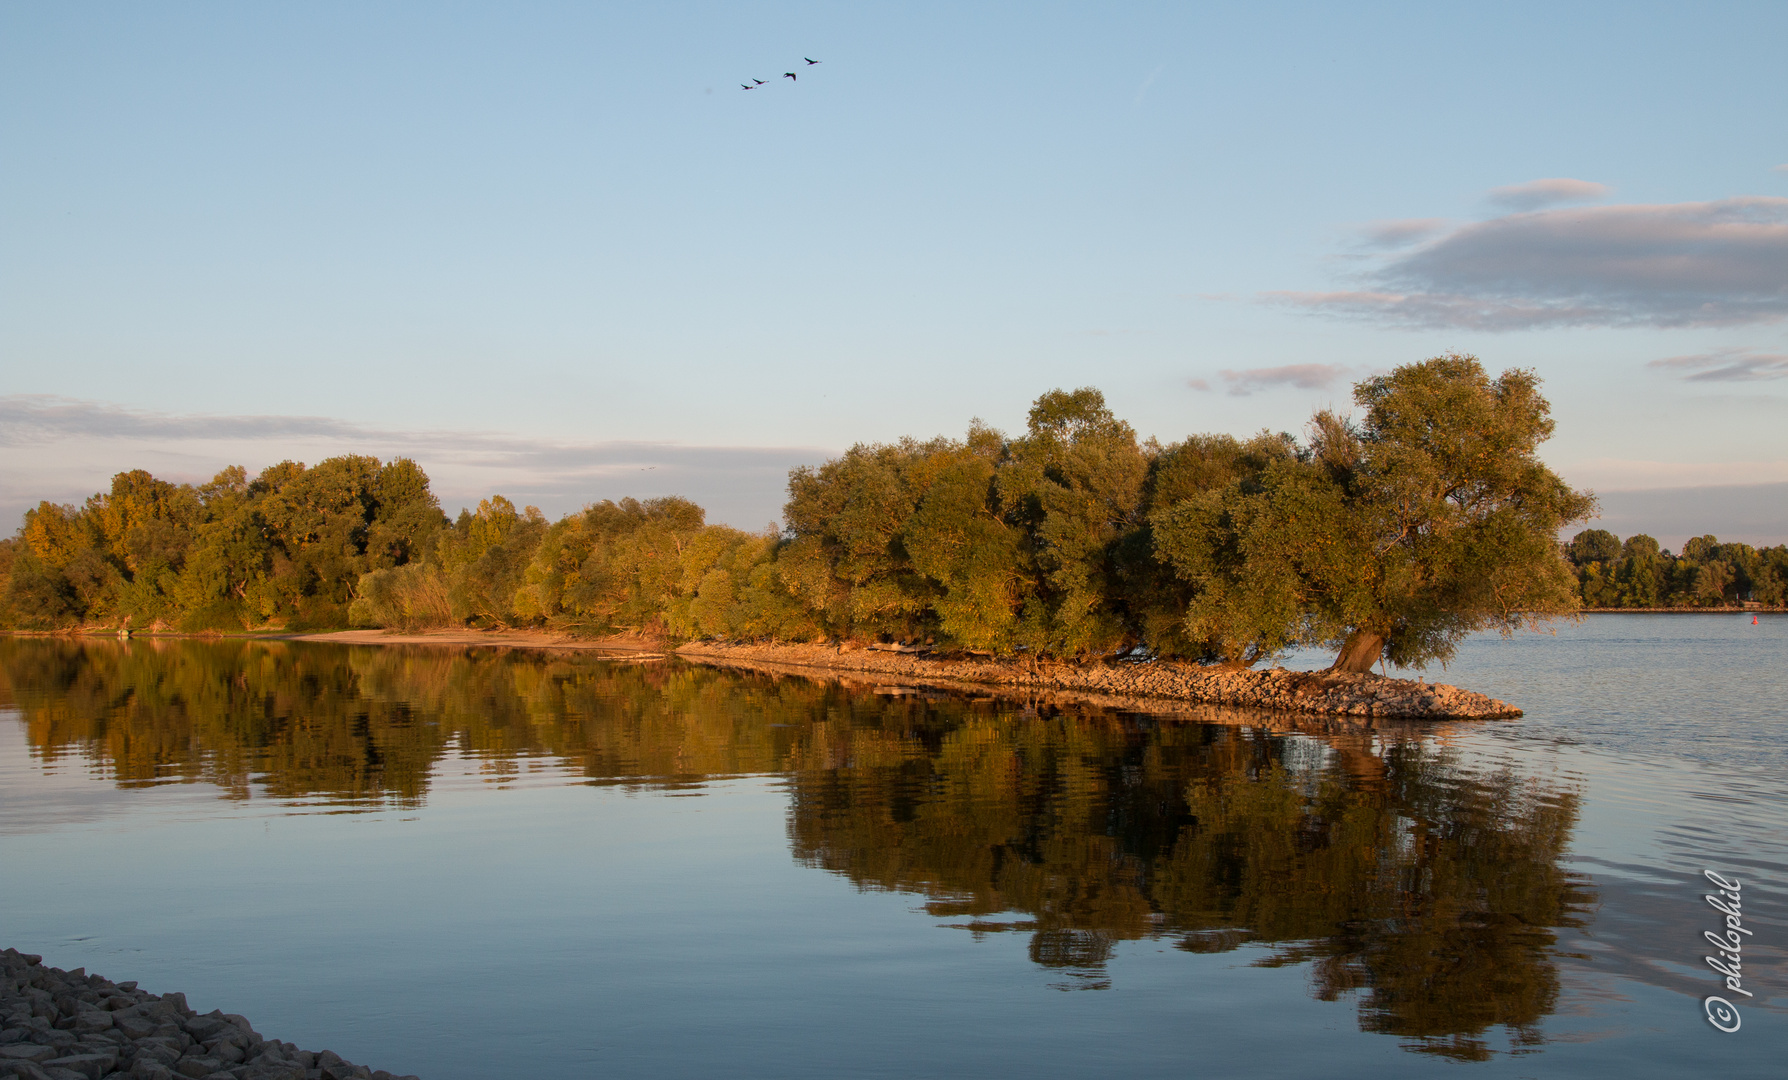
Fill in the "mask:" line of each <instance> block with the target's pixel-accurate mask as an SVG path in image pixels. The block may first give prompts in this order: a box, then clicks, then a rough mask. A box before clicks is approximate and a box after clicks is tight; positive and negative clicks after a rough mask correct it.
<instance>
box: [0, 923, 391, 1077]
mask: <svg viewBox="0 0 1788 1080" xmlns="http://www.w3.org/2000/svg"><path fill="white" fill-rule="evenodd" d="M0 1025H3V1027H4V1030H0V1076H16V1077H20V1078H21V1080H100V1078H101V1077H104V1076H123V1075H125V1074H129V1075H130V1076H131V1077H132V1078H134V1080H184V1078H190V1077H217V1078H219V1080H225V1078H227V1080H419V1078H418V1077H415V1076H396V1075H393V1074H392V1073H389V1072H386V1071H384V1070H383V1069H377V1070H375V1069H369V1068H367V1067H366V1066H364V1065H355V1064H353V1063H352V1062H350V1061H347V1060H345V1059H343V1058H342V1057H341V1055H339V1054H337V1053H335V1052H334V1051H333V1050H318V1051H311V1050H300V1049H298V1048H297V1047H296V1046H294V1045H292V1044H291V1043H287V1042H280V1041H279V1040H278V1039H267V1038H263V1037H262V1036H261V1035H260V1033H259V1032H257V1031H255V1029H254V1028H253V1027H252V1026H250V1024H249V1022H248V1019H247V1018H246V1017H244V1016H240V1015H238V1014H235V1013H225V1012H222V1011H218V1010H213V1011H212V1012H209V1013H206V1014H204V1015H200V1014H199V1013H198V1012H195V1011H194V1010H193V1009H191V1008H189V1007H188V1006H187V1004H186V995H185V994H181V993H171V994H151V993H149V992H148V991H145V990H139V989H137V984H136V983H134V982H120V983H115V982H112V981H111V980H109V979H106V978H103V977H101V976H99V975H89V974H87V969H86V968H75V969H74V970H73V971H63V970H62V969H61V968H54V967H45V966H44V964H43V957H41V956H37V955H35V954H33V953H22V952H19V951H18V950H16V949H5V950H0Z"/></svg>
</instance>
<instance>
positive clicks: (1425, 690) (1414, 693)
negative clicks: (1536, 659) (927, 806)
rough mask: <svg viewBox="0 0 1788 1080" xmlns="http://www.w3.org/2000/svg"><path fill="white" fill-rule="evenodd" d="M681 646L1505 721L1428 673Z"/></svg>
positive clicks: (1025, 684)
mask: <svg viewBox="0 0 1788 1080" xmlns="http://www.w3.org/2000/svg"><path fill="white" fill-rule="evenodd" d="M676 655H677V656H680V657H682V658H683V659H685V660H690V661H693V662H695V663H701V664H710V665H713V666H716V667H736V668H747V669H756V670H777V669H782V670H785V671H786V673H789V674H799V673H801V672H802V671H822V672H849V673H855V674H860V675H873V676H875V677H876V678H877V679H878V680H886V681H889V682H904V683H906V684H909V685H921V686H923V685H940V686H946V687H952V688H966V687H973V686H995V687H1002V688H1005V687H1021V688H1026V689H1037V690H1048V691H1064V692H1070V693H1075V694H1092V695H1100V696H1105V697H1109V698H1115V699H1118V700H1123V701H1132V702H1135V703H1136V706H1133V707H1144V708H1146V707H1147V705H1148V703H1149V702H1151V701H1155V702H1162V701H1174V702H1194V703H1200V704H1208V705H1227V706H1241V707H1246V708H1254V709H1270V710H1275V711H1283V712H1295V713H1314V714H1320V715H1327V716H1341V717H1371V718H1381V717H1382V718H1396V719H1407V720H1416V719H1420V720H1440V719H1447V720H1457V719H1470V720H1503V719H1511V718H1513V717H1517V716H1520V715H1521V710H1520V709H1517V708H1516V707H1514V706H1513V705H1510V704H1508V703H1507V702H1504V701H1498V700H1496V699H1495V698H1492V697H1488V696H1486V695H1484V694H1479V693H1475V692H1473V691H1471V690H1463V689H1460V688H1459V687H1457V686H1448V685H1446V684H1443V683H1430V682H1427V681H1426V680H1422V679H1390V678H1385V677H1384V676H1381V675H1373V674H1370V673H1365V674H1351V673H1348V674H1341V673H1333V672H1321V671H1285V670H1282V669H1277V668H1275V669H1271V670H1267V671H1252V670H1248V671H1242V670H1230V669H1223V668H1214V667H1205V666H1202V665H1199V664H1185V663H1175V662H1169V661H1149V662H1129V661H1118V662H1109V663H1096V664H1065V663H1050V662H1041V661H1029V660H1001V659H995V658H991V657H985V658H983V657H969V658H939V657H934V656H930V655H927V654H926V653H924V652H923V651H911V650H905V651H885V650H884V649H879V648H876V647H869V648H863V647H854V648H853V647H851V646H849V645H788V644H776V645H764V644H751V643H746V642H715V641H697V642H690V643H689V644H687V645H684V646H682V647H681V648H679V649H677V650H676Z"/></svg>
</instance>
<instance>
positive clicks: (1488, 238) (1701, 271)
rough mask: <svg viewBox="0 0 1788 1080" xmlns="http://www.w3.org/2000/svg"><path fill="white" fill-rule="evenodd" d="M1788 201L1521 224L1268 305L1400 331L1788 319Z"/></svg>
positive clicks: (1495, 226) (1739, 201) (1626, 209)
mask: <svg viewBox="0 0 1788 1080" xmlns="http://www.w3.org/2000/svg"><path fill="white" fill-rule="evenodd" d="M1784 267H1788V198H1779V197H1771V196H1743V197H1738V198H1732V199H1721V200H1718V201H1714V202H1700V203H1673V204H1666V205H1656V206H1650V205H1631V206H1602V207H1591V208H1587V209H1574V210H1547V211H1540V212H1535V213H1519V214H1510V215H1507V216H1504V217H1499V218H1494V219H1492V220H1489V221H1482V222H1476V223H1473V224H1469V225H1464V226H1460V227H1458V228H1456V229H1453V230H1451V231H1449V232H1447V233H1445V234H1444V235H1442V236H1440V237H1438V238H1437V239H1435V240H1433V241H1431V242H1429V243H1425V244H1422V245H1420V246H1418V247H1416V248H1414V249H1413V250H1409V251H1407V252H1402V253H1397V254H1393V255H1390V256H1388V257H1387V259H1386V261H1385V262H1384V263H1382V264H1381V265H1380V266H1379V267H1378V268H1377V269H1376V270H1372V271H1368V272H1366V273H1365V274H1364V275H1363V278H1364V280H1363V281H1362V282H1361V284H1362V286H1364V287H1362V288H1356V289H1347V290H1337V291H1332V292H1274V293H1268V294H1265V295H1264V296H1263V297H1262V299H1264V300H1266V301H1268V302H1271V303H1279V304H1287V305H1291V306H1295V307H1299V308H1303V309H1305V310H1308V311H1312V312H1319V313H1323V314H1328V315H1336V316H1342V317H1348V318H1357V319H1365V320H1368V321H1372V322H1378V323H1382V324H1386V325H1391V326H1404V327H1422V328H1431V327H1459V328H1467V329H1474V330H1524V329H1533V328H1538V327H1555V326H1658V327H1678V326H1735V325H1741V324H1745V323H1758V322H1769V321H1774V320H1777V319H1781V318H1782V317H1784V316H1785V315H1788V273H1784V271H1783V268H1784Z"/></svg>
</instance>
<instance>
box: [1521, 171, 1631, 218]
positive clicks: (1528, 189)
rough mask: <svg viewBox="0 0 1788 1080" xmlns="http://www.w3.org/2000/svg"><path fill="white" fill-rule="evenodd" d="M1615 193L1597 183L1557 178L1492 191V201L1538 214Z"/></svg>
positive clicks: (1563, 177)
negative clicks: (1547, 207) (1540, 211)
mask: <svg viewBox="0 0 1788 1080" xmlns="http://www.w3.org/2000/svg"><path fill="white" fill-rule="evenodd" d="M1613 192H1614V189H1613V188H1611V187H1609V186H1608V185H1607V184H1598V183H1596V182H1595V181H1594V180H1572V179H1571V178H1570V177H1568V176H1554V177H1550V178H1548V179H1545V180H1529V181H1528V182H1527V183H1525V184H1510V185H1509V186H1507V187H1499V188H1491V189H1490V201H1491V202H1492V203H1495V204H1496V205H1497V206H1501V207H1506V208H1507V209H1510V210H1538V209H1540V208H1541V207H1545V206H1566V205H1569V204H1571V203H1584V202H1595V201H1596V200H1597V199H1605V198H1607V197H1608V196H1609V195H1611V194H1613Z"/></svg>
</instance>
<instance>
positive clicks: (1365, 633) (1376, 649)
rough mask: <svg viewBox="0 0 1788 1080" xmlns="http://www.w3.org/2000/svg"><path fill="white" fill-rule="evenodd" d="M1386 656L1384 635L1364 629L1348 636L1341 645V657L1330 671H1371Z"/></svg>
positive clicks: (1331, 665)
mask: <svg viewBox="0 0 1788 1080" xmlns="http://www.w3.org/2000/svg"><path fill="white" fill-rule="evenodd" d="M1382 655H1384V635H1383V634H1381V633H1379V632H1378V631H1376V630H1367V629H1365V628H1364V627H1362V628H1360V629H1358V630H1355V631H1354V632H1353V633H1351V634H1348V635H1347V640H1346V641H1343V642H1342V643H1341V655H1340V656H1337V657H1335V662H1334V663H1333V664H1330V665H1329V670H1330V671H1371V670H1372V665H1373V664H1376V663H1378V658H1379V657H1380V656H1382Z"/></svg>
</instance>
